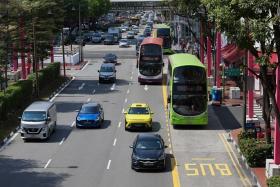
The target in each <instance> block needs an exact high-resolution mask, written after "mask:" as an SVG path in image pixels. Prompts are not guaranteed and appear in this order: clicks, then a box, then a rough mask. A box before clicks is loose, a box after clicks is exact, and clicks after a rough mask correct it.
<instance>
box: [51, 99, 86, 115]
mask: <svg viewBox="0 0 280 187" xmlns="http://www.w3.org/2000/svg"><path fill="white" fill-rule="evenodd" d="M55 103H56V111H57V112H59V113H68V112H75V110H79V109H80V108H81V106H82V105H83V104H84V102H74V101H68V102H65V101H56V102H55Z"/></svg>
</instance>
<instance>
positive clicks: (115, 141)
mask: <svg viewBox="0 0 280 187" xmlns="http://www.w3.org/2000/svg"><path fill="white" fill-rule="evenodd" d="M116 143H117V138H115V140H114V143H113V146H116Z"/></svg>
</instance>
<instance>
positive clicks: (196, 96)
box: [167, 53, 208, 125]
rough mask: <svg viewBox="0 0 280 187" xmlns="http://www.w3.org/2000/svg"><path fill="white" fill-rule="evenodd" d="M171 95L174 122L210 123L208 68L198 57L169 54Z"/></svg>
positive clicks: (168, 80) (172, 120) (186, 123)
mask: <svg viewBox="0 0 280 187" xmlns="http://www.w3.org/2000/svg"><path fill="white" fill-rule="evenodd" d="M167 95H168V96H167V101H168V103H169V119H170V123H171V124H172V125H207V124H208V109H207V108H208V97H207V77H206V68H205V66H204V65H203V64H202V63H201V62H200V61H199V59H198V58H197V57H196V56H194V55H191V54H186V53H179V54H174V55H170V56H169V58H168V72H167Z"/></svg>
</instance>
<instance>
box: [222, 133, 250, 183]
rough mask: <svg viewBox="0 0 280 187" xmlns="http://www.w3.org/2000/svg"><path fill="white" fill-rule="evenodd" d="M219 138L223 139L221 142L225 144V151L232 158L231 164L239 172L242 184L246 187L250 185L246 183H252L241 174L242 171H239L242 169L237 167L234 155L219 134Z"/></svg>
mask: <svg viewBox="0 0 280 187" xmlns="http://www.w3.org/2000/svg"><path fill="white" fill-rule="evenodd" d="M218 136H219V138H220V139H221V141H222V142H223V144H224V147H225V149H226V151H227V153H228V155H229V158H230V160H231V162H232V164H233V166H234V168H235V170H236V172H237V174H238V176H239V178H240V180H241V182H242V183H243V185H244V186H247V185H248V184H246V183H250V182H248V180H246V178H247V177H245V175H244V174H243V173H242V172H241V169H239V168H241V167H240V166H239V165H237V164H236V162H235V160H234V159H233V156H232V154H231V152H230V150H229V147H228V145H227V143H226V141H225V140H224V138H223V136H222V135H221V134H218ZM249 185H250V184H249Z"/></svg>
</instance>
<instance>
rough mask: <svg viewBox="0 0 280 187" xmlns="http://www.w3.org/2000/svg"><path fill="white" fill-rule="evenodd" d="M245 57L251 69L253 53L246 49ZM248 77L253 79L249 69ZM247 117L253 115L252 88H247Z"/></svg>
mask: <svg viewBox="0 0 280 187" xmlns="http://www.w3.org/2000/svg"><path fill="white" fill-rule="evenodd" d="M247 58H248V60H247V61H248V68H249V69H251V70H252V69H253V66H254V64H253V55H252V54H251V53H250V52H249V51H248V52H247ZM248 78H249V79H253V78H254V75H253V73H251V72H250V71H248ZM247 96H248V108H247V109H248V111H247V112H248V117H249V118H253V116H254V110H253V107H254V91H253V89H248V94H247Z"/></svg>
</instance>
